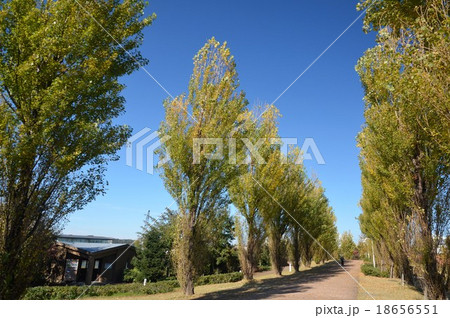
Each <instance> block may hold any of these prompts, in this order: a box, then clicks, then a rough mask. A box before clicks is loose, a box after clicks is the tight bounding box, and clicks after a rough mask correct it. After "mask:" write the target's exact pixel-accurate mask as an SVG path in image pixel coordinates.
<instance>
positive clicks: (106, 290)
mask: <svg viewBox="0 0 450 318" xmlns="http://www.w3.org/2000/svg"><path fill="white" fill-rule="evenodd" d="M177 287H179V284H178V282H177V281H162V282H156V283H148V284H147V285H146V286H144V285H142V284H115V285H105V286H91V287H90V288H89V289H87V290H86V288H87V286H38V287H32V288H28V289H27V291H26V293H25V295H24V296H23V299H35V300H55V299H64V300H65V299H76V298H77V297H79V296H80V295H81V294H83V292H84V291H85V290H86V292H85V293H84V294H83V296H91V297H92V296H113V295H117V294H143V295H145V294H147V295H151V294H158V293H168V292H171V291H173V290H174V289H175V288H177Z"/></svg>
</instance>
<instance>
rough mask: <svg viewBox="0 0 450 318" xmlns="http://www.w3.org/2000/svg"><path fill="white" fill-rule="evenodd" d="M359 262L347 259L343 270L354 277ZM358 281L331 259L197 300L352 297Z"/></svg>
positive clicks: (356, 291) (357, 271)
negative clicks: (317, 264) (324, 262)
mask: <svg viewBox="0 0 450 318" xmlns="http://www.w3.org/2000/svg"><path fill="white" fill-rule="evenodd" d="M360 266H361V261H347V262H346V264H345V269H346V270H347V271H348V272H349V273H350V274H351V275H352V276H353V277H354V278H355V279H356V280H358V276H359V273H360ZM357 294H358V284H357V283H356V282H355V281H354V280H353V279H352V278H351V277H350V276H349V274H347V273H346V272H345V271H344V270H343V269H342V268H341V267H340V266H339V265H337V264H336V263H334V262H330V263H327V264H325V265H322V266H318V267H314V268H312V269H310V270H307V271H302V272H300V273H296V274H293V275H288V276H283V277H278V278H269V279H264V280H262V281H257V282H253V283H248V284H245V285H244V286H242V287H240V288H236V289H229V290H224V291H219V292H216V293H211V294H207V295H205V296H203V297H201V298H199V299H356V298H357Z"/></svg>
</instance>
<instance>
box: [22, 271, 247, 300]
mask: <svg viewBox="0 0 450 318" xmlns="http://www.w3.org/2000/svg"><path fill="white" fill-rule="evenodd" d="M242 278H243V275H242V273H237V272H236V273H228V274H217V275H208V276H200V277H199V278H198V279H197V282H196V285H197V286H200V285H208V284H221V283H230V282H237V281H240V280H242ZM178 287H180V284H179V283H178V281H176V280H164V281H159V282H156V283H148V284H147V285H145V286H144V285H143V284H138V283H129V284H114V285H104V286H91V287H90V288H88V286H38V287H31V288H28V289H27V291H26V293H25V295H24V296H23V297H22V298H23V299H35V300H56V299H62V300H68V299H76V298H77V297H79V296H80V295H81V294H83V292H84V294H83V297H94V296H100V297H108V296H113V295H119V294H130V295H152V294H159V293H168V292H171V291H173V290H174V289H175V288H178ZM87 288H88V289H87ZM86 289H87V290H86ZM85 290H86V291H85Z"/></svg>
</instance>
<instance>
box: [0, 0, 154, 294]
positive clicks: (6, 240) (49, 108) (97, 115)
mask: <svg viewBox="0 0 450 318" xmlns="http://www.w3.org/2000/svg"><path fill="white" fill-rule="evenodd" d="M80 5H82V6H83V7H84V9H83V8H82V7H81V6H80ZM145 6H146V4H145V2H144V1H143V0H129V1H123V2H120V1H116V0H105V1H101V2H96V1H87V0H79V1H77V2H76V1H72V0H59V1H36V0H10V1H2V2H1V4H0V198H1V201H0V202H1V203H0V298H2V299H5V298H7V299H10V298H18V297H20V295H21V294H22V292H23V291H24V289H25V288H26V287H27V286H29V285H30V283H31V281H33V280H34V279H35V276H36V275H37V274H38V273H39V272H40V271H41V266H40V264H41V263H42V262H41V260H44V258H45V257H44V255H45V253H46V251H47V249H48V248H49V246H50V244H51V241H52V239H53V234H54V233H55V231H57V230H58V229H59V226H60V225H61V223H62V222H63V221H64V220H65V218H66V217H67V215H68V214H70V213H71V212H73V211H75V210H78V209H80V208H82V207H83V206H85V205H86V204H87V203H88V202H90V201H92V200H93V199H94V198H95V197H96V196H97V195H99V194H102V193H104V189H105V186H106V182H105V180H104V171H105V169H106V165H107V163H108V161H110V160H114V159H117V157H116V156H115V153H116V151H117V150H118V149H120V147H122V145H123V144H124V143H125V141H126V139H127V137H128V136H129V134H130V129H129V128H128V127H126V126H121V125H117V124H115V123H114V119H115V118H116V117H117V116H119V115H120V114H121V113H123V111H124V98H123V97H122V96H121V95H120V93H121V91H122V90H123V88H124V85H122V84H120V83H119V78H120V77H121V76H123V75H129V74H131V73H132V72H133V71H135V70H136V69H138V67H139V64H140V65H143V64H146V62H147V61H146V60H145V59H144V58H143V57H142V56H141V55H140V53H139V50H138V48H139V46H140V45H141V43H142V40H143V33H142V31H143V29H144V28H145V27H146V26H148V25H150V24H151V22H152V20H153V18H154V17H153V16H151V17H144V16H143V10H144V8H145ZM85 10H86V11H88V12H89V13H90V14H87V13H86V12H85ZM91 15H92V16H94V17H95V20H94V19H93V18H92V16H91ZM97 21H100V23H101V24H102V26H100V25H98V24H97ZM105 31H106V32H105ZM108 34H111V35H112V36H113V37H114V39H113V38H111V37H110V36H108ZM118 44H119V45H118ZM122 47H124V48H125V49H126V50H127V51H128V52H125V51H124V50H123V48H122ZM136 62H138V63H136ZM37 260H38V261H37Z"/></svg>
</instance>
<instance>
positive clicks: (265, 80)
mask: <svg viewBox="0 0 450 318" xmlns="http://www.w3.org/2000/svg"><path fill="white" fill-rule="evenodd" d="M356 2H357V1H336V0H320V1H304V0H302V1H265V0H258V1H242V0H241V1H237V0H227V1H211V0H209V1H206V0H195V1H182V0H170V1H169V0H153V1H150V6H149V7H148V8H147V10H146V11H147V13H149V14H150V13H151V12H155V13H156V14H157V16H158V17H157V19H156V20H155V22H154V24H153V25H152V26H151V27H149V28H148V29H147V30H146V31H145V39H144V44H143V46H142V54H143V55H144V56H145V57H147V58H148V59H149V60H150V63H149V65H148V66H146V68H147V70H148V71H149V72H150V73H151V74H152V75H153V76H154V77H155V78H157V80H158V81H159V82H160V83H161V84H162V85H163V86H164V87H165V88H166V89H167V90H168V91H169V92H170V93H171V94H172V95H173V96H176V95H179V94H180V93H182V92H185V91H186V89H187V84H188V80H189V77H190V74H191V71H192V58H193V56H194V55H195V53H196V52H197V51H198V50H199V49H200V48H201V47H202V46H203V44H204V43H205V42H206V41H207V40H208V39H209V38H210V37H212V36H215V37H216V39H217V40H219V41H220V42H222V41H227V42H228V45H229V47H230V49H231V52H232V54H233V55H234V56H235V59H236V62H237V68H238V72H239V77H240V83H241V89H243V90H244V91H245V92H246V94H247V98H248V100H249V102H250V103H251V104H255V103H264V102H266V103H271V102H272V101H273V100H274V99H275V98H276V97H277V96H278V95H279V94H280V93H281V92H282V91H283V90H285V89H286V88H287V87H288V86H289V84H290V83H291V82H292V81H293V80H294V79H295V78H296V77H297V76H298V75H300V74H301V73H302V72H303V71H304V70H305V68H307V67H308V65H310V63H311V62H312V61H313V60H314V59H315V58H316V57H317V56H318V55H319V54H320V53H321V52H322V51H323V50H324V49H325V48H326V47H327V46H328V45H330V43H331V42H333V41H334V40H335V39H336V37H337V36H339V34H341V33H342V31H343V30H344V29H345V28H347V27H348V25H349V24H350V23H351V22H352V21H353V20H354V19H355V18H356V17H357V16H358V15H359V14H360V13H359V12H357V11H356V9H355V5H356ZM361 27H362V21H361V20H360V21H358V22H356V23H355V24H354V25H353V27H352V28H350V29H349V30H348V31H347V32H346V33H345V34H344V35H343V36H342V37H341V38H340V39H339V40H338V41H337V42H336V43H335V44H334V45H333V46H332V47H331V48H330V49H329V50H328V51H327V52H326V53H325V54H324V55H323V56H322V57H321V58H320V59H319V60H318V61H317V62H316V64H314V65H313V66H312V67H311V68H310V69H309V70H308V71H307V72H306V73H305V74H304V75H303V76H302V77H301V78H300V79H299V80H298V81H297V82H296V83H295V84H294V85H293V86H292V87H291V88H290V89H289V90H288V91H287V92H286V93H285V94H284V95H283V96H282V97H281V98H280V99H279V100H278V101H277V103H276V106H277V107H278V108H279V109H280V111H281V114H282V116H283V117H282V118H281V120H280V134H281V136H282V137H294V138H298V139H299V141H300V142H301V141H303V140H304V138H307V137H312V138H314V140H315V142H316V144H317V146H318V147H319V149H320V151H321V153H322V155H323V157H324V159H325V162H326V164H325V165H318V164H317V163H316V162H314V161H307V162H306V166H307V168H308V171H309V173H310V174H311V173H314V174H315V175H316V176H317V177H318V178H319V179H320V180H321V181H322V185H323V186H324V187H325V189H326V195H327V197H328V198H329V200H330V203H331V205H332V207H333V209H334V211H335V213H336V216H337V220H338V221H337V225H338V229H339V232H341V233H342V232H343V231H345V230H351V231H352V233H353V234H354V236H355V239H357V238H358V235H359V233H360V232H359V226H358V222H357V221H356V219H355V218H356V217H357V216H358V215H359V213H360V209H359V207H358V201H359V198H360V195H361V186H360V170H359V166H358V149H357V147H356V141H355V137H356V135H357V133H358V131H359V130H360V128H361V125H362V124H363V122H364V118H363V108H364V106H363V101H362V97H363V90H362V88H361V85H360V82H359V79H358V75H357V74H356V72H355V70H354V66H355V64H356V62H357V60H358V58H359V57H360V56H361V55H362V54H363V53H364V51H365V50H366V49H367V48H369V47H371V46H373V45H374V35H373V34H369V35H367V34H364V33H363V31H362V28H361ZM98 36H107V35H106V34H99V35H98ZM122 82H123V83H125V84H126V85H127V88H126V89H125V90H124V92H123V94H124V96H125V98H126V114H124V115H123V116H121V117H120V118H119V119H118V121H119V122H120V123H126V124H128V125H129V126H131V127H132V128H133V130H134V132H138V131H139V130H141V129H143V128H144V127H149V128H151V129H152V130H157V129H158V126H159V123H160V122H161V120H163V117H164V109H163V106H162V101H163V100H164V99H165V98H166V97H167V94H166V93H165V92H164V91H163V90H162V89H161V88H160V87H159V86H158V85H157V84H156V83H155V82H154V81H153V80H152V79H151V78H150V77H149V76H148V75H147V74H146V73H145V72H144V71H142V70H139V71H137V72H136V73H134V74H132V75H131V76H128V77H126V78H122ZM119 155H120V160H119V161H117V162H112V163H110V165H109V168H108V172H107V175H106V177H107V180H108V181H109V186H108V190H107V194H106V195H105V196H102V197H98V198H97V200H96V201H95V202H92V203H90V204H89V205H87V206H86V207H85V208H84V209H83V210H81V211H78V212H76V213H74V214H72V215H71V216H70V217H69V220H68V223H67V225H66V228H65V229H64V232H65V233H70V234H93V235H108V236H114V237H120V238H136V237H137V234H136V232H138V231H139V230H140V227H141V225H142V224H143V219H144V216H145V214H146V211H147V210H150V211H151V214H152V215H153V216H157V215H159V214H160V213H161V212H162V211H163V210H164V208H165V207H166V206H169V205H171V204H172V203H173V200H172V198H171V197H170V196H169V194H168V193H167V192H166V191H165V189H164V185H163V183H162V181H161V179H160V178H159V176H158V175H157V174H155V175H150V174H147V173H145V172H142V171H139V170H137V169H135V168H132V167H128V166H126V164H125V148H123V149H122V150H121V151H120V152H119ZM174 206H175V205H173V206H172V208H173V207H174Z"/></svg>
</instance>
